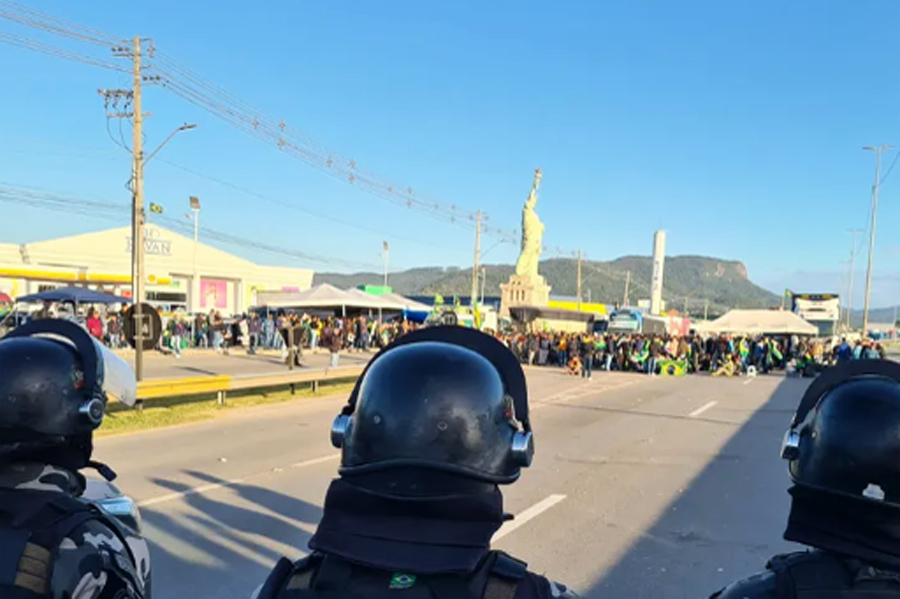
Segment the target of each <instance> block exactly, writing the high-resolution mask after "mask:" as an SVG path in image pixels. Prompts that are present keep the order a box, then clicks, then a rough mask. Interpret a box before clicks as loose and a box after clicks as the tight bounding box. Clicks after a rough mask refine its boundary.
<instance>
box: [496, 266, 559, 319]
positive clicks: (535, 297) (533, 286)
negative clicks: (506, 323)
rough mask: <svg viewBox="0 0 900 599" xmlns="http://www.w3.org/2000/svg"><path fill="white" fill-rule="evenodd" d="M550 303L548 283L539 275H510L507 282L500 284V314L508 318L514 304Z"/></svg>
mask: <svg viewBox="0 0 900 599" xmlns="http://www.w3.org/2000/svg"><path fill="white" fill-rule="evenodd" d="M549 303H550V285H548V284H547V280H546V279H545V278H544V277H542V276H540V275H533V276H519V275H512V276H510V277H509V282H508V283H501V284H500V316H501V317H504V318H509V309H510V308H513V307H515V306H537V307H542V306H546V305H547V304H549Z"/></svg>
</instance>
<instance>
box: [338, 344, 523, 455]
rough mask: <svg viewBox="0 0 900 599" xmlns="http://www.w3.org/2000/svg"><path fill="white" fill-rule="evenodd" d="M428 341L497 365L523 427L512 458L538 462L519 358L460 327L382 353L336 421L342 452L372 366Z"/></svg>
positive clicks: (512, 447) (394, 345)
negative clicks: (389, 354) (400, 349)
mask: <svg viewBox="0 0 900 599" xmlns="http://www.w3.org/2000/svg"><path fill="white" fill-rule="evenodd" d="M424 341H434V342H439V343H449V344H452V345H456V346H459V347H464V348H466V349H469V350H472V351H474V352H475V353H477V354H479V355H481V356H482V357H484V358H485V359H487V360H488V361H489V362H490V363H491V364H493V366H494V368H495V369H496V370H497V372H498V374H499V375H500V378H501V379H502V380H503V386H504V388H505V390H506V393H507V395H508V397H510V398H511V400H512V405H513V408H514V410H515V420H516V421H518V423H519V424H520V425H521V429H520V430H517V431H516V433H515V435H514V437H513V441H512V445H511V448H510V451H511V456H510V457H511V458H512V460H513V461H514V462H515V463H516V464H518V465H519V466H520V467H522V468H527V467H529V466H530V465H531V462H532V460H533V459H534V437H533V435H532V433H531V422H530V420H529V419H528V388H527V386H526V383H525V375H524V373H523V372H522V367H521V365H519V362H518V361H517V360H516V358H515V356H514V355H513V354H512V353H511V352H510V351H509V350H508V349H507V348H506V347H505V346H504V345H503V344H502V343H500V342H499V341H497V340H496V339H494V338H493V337H491V336H490V335H488V334H486V333H482V332H480V331H477V330H475V329H470V328H466V327H459V326H436V327H428V328H424V329H419V330H417V331H413V332H411V333H407V334H406V335H404V336H402V337H400V338H399V339H397V340H396V341H394V342H393V343H391V344H390V345H388V346H387V347H385V348H384V349H382V350H381V351H380V352H378V353H377V354H376V355H375V357H374V358H372V359H371V360H370V361H369V363H368V364H367V365H366V368H365V369H364V370H363V372H362V374H361V375H360V377H359V378H358V379H357V380H356V385H355V386H354V387H353V391H352V392H351V393H350V398H349V399H348V400H347V404H346V405H345V406H344V407H343V409H341V413H340V414H338V415H337V416H336V417H335V419H334V422H333V423H332V424H331V444H332V445H334V446H335V447H336V448H338V449H340V448H342V447H343V445H344V439H345V437H346V435H347V431H348V430H349V428H350V424H351V422H352V418H353V413H354V412H355V411H356V402H357V399H358V397H359V390H360V386H361V385H362V381H363V380H364V379H365V377H366V373H368V372H369V369H370V368H371V367H372V365H373V364H374V363H375V362H377V361H378V359H379V358H380V357H381V356H383V355H384V354H385V353H387V352H389V351H390V350H392V349H394V348H396V347H400V346H402V345H408V344H410V343H421V342H424Z"/></svg>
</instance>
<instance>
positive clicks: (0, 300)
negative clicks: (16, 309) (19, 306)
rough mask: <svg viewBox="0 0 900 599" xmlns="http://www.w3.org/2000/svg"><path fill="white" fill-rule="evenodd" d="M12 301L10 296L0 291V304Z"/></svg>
mask: <svg viewBox="0 0 900 599" xmlns="http://www.w3.org/2000/svg"><path fill="white" fill-rule="evenodd" d="M11 302H12V298H11V297H9V296H8V295H6V294H5V293H3V292H2V291H0V304H8V303H11Z"/></svg>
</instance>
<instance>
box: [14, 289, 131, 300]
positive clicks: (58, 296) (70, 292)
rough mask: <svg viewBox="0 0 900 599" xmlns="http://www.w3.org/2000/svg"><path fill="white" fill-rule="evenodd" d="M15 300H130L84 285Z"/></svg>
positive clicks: (52, 290)
mask: <svg viewBox="0 0 900 599" xmlns="http://www.w3.org/2000/svg"><path fill="white" fill-rule="evenodd" d="M16 301H17V302H20V303H21V302H65V303H70V304H128V303H131V300H130V299H128V298H125V297H119V296H118V295H112V294H110V293H102V292H100V291H94V290H93V289H88V288H86V287H74V286H73V287H60V288H58V289H50V290H48V291H42V292H40V293H33V294H31V295H23V296H22V297H17V298H16Z"/></svg>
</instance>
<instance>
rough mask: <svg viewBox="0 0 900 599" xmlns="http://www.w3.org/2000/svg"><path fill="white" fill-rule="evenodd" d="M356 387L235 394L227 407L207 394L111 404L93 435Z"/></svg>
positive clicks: (349, 384) (337, 384)
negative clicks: (135, 407)
mask: <svg viewBox="0 0 900 599" xmlns="http://www.w3.org/2000/svg"><path fill="white" fill-rule="evenodd" d="M353 380H355V379H353ZM353 384H354V383H353V382H352V381H339V380H338V381H329V382H323V383H320V384H319V390H318V391H316V392H313V390H312V387H311V386H310V387H308V388H303V389H297V390H296V392H295V393H293V394H291V391H290V389H288V388H287V387H285V388H283V389H272V388H268V389H248V390H246V391H234V392H232V393H229V394H228V397H227V399H226V400H225V405H222V406H220V405H219V404H218V403H216V399H215V397H213V396H210V395H208V394H207V395H193V396H184V397H162V398H159V399H148V400H146V401H145V402H144V409H143V410H141V411H138V410H133V409H131V408H128V407H125V406H122V405H121V404H115V403H110V404H109V405H108V406H107V410H106V416H105V417H104V418H103V424H102V425H101V426H100V428H99V429H98V430H97V431H96V432H95V433H94V434H95V436H99V437H105V436H109V435H122V434H126V433H131V432H135V431H142V430H149V429H155V428H162V427H166V426H173V425H176V424H186V423H189V422H199V421H202V420H211V419H213V418H218V417H219V416H222V415H225V414H228V413H230V412H233V411H234V410H240V409H241V408H247V407H251V406H260V405H268V404H276V403H284V402H288V401H294V400H297V399H304V398H309V397H323V396H327V395H349V394H350V391H352V390H353Z"/></svg>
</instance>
